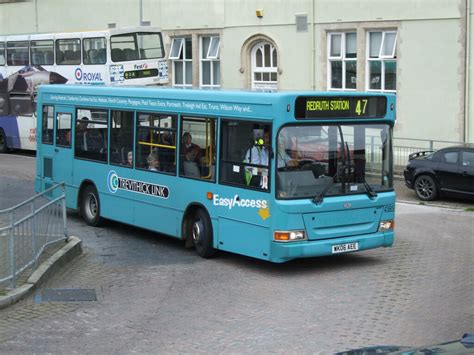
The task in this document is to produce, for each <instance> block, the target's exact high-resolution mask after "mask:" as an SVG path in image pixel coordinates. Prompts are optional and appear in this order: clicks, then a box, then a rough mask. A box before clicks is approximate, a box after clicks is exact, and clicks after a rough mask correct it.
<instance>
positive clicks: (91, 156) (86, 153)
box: [74, 108, 108, 162]
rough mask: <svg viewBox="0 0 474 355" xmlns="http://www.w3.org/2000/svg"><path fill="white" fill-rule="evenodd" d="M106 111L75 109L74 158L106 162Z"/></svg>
mask: <svg viewBox="0 0 474 355" xmlns="http://www.w3.org/2000/svg"><path fill="white" fill-rule="evenodd" d="M107 117H108V112H107V110H99V109H85V108H81V109H77V110H76V127H75V134H74V141H75V143H74V156H75V157H76V158H83V159H88V160H96V161H103V162H106V161H107V130H108V123H107Z"/></svg>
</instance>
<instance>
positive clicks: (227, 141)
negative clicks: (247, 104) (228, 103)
mask: <svg viewBox="0 0 474 355" xmlns="http://www.w3.org/2000/svg"><path fill="white" fill-rule="evenodd" d="M270 132H271V129H270V125H268V124H260V123H257V122H248V121H247V122H245V121H224V122H223V123H222V136H221V167H220V181H221V182H223V183H229V184H232V185H240V186H245V187H251V188H258V189H262V190H268V189H269V186H270V185H269V182H270V180H269V179H270V174H269V171H270V170H269V166H270V152H271V140H270Z"/></svg>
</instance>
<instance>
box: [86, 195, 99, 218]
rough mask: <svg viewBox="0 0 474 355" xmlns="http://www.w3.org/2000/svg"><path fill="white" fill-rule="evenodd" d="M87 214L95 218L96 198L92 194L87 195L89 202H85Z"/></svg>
mask: <svg viewBox="0 0 474 355" xmlns="http://www.w3.org/2000/svg"><path fill="white" fill-rule="evenodd" d="M87 207H88V208H87V214H88V215H89V217H91V218H95V216H96V215H97V200H96V198H95V196H94V195H92V194H91V195H89V203H88V204H87Z"/></svg>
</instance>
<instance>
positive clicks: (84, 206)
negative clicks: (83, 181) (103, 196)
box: [80, 185, 102, 227]
mask: <svg viewBox="0 0 474 355" xmlns="http://www.w3.org/2000/svg"><path fill="white" fill-rule="evenodd" d="M80 212H81V216H82V218H83V219H84V221H85V222H86V223H87V224H88V225H90V226H94V227H98V226H99V225H100V224H101V222H102V219H101V218H100V200H99V194H98V192H97V189H96V188H95V187H94V186H92V185H88V186H86V187H85V188H84V190H83V191H82V194H81V204H80Z"/></svg>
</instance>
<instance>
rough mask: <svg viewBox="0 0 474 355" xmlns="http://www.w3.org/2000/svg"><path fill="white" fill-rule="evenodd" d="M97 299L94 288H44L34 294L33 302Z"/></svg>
mask: <svg viewBox="0 0 474 355" xmlns="http://www.w3.org/2000/svg"><path fill="white" fill-rule="evenodd" d="M92 301H97V296H96V294H95V289H84V288H45V289H43V290H42V291H41V293H40V294H38V295H36V297H35V302H36V303H41V302H92Z"/></svg>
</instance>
